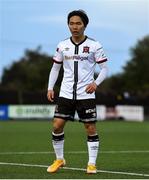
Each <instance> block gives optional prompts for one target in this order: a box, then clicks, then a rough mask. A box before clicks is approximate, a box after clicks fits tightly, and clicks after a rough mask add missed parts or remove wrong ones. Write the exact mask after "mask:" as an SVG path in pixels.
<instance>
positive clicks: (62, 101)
mask: <svg viewBox="0 0 149 180" xmlns="http://www.w3.org/2000/svg"><path fill="white" fill-rule="evenodd" d="M74 114H75V103H74V101H73V100H71V99H67V98H63V97H60V98H59V99H58V102H57V105H56V108H55V113H54V118H60V119H64V120H73V119H74Z"/></svg>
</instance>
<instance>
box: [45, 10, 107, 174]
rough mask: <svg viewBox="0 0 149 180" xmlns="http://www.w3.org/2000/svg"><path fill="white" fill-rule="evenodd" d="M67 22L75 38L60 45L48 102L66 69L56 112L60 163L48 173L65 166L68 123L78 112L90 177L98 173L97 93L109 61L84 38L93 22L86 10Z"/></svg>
mask: <svg viewBox="0 0 149 180" xmlns="http://www.w3.org/2000/svg"><path fill="white" fill-rule="evenodd" d="M67 22H68V27H69V30H70V32H71V35H72V36H71V37H70V38H68V39H65V40H63V41H61V42H60V43H59V44H58V47H57V50H56V53H55V55H54V57H53V61H54V63H53V66H52V69H51V72H50V75H49V84H48V92H47V98H48V100H49V101H51V102H53V100H54V91H53V87H54V85H55V82H56V80H57V77H58V74H59V70H60V67H61V65H63V69H64V75H63V80H62V83H61V88H60V94H59V99H58V102H57V106H56V109H55V114H54V120H53V132H52V143H53V148H54V151H55V154H56V160H55V161H54V163H53V164H52V165H51V166H49V167H48V169H47V171H48V172H49V173H53V172H56V171H57V170H58V169H59V168H60V167H62V166H64V165H65V159H64V151H63V149H64V126H65V123H66V122H67V120H74V115H75V111H77V113H78V116H79V119H80V121H81V122H83V123H84V126H85V129H86V133H87V146H88V154H89V160H88V164H87V173H96V172H97V169H96V159H97V154H98V149H99V137H98V134H97V131H96V104H95V91H96V88H97V86H99V85H100V84H101V82H102V81H103V80H104V79H105V77H106V76H107V72H108V69H107V65H106V61H107V57H106V55H105V53H104V51H103V48H102V46H101V44H100V43H99V42H98V41H95V40H93V39H91V38H89V37H88V36H86V35H85V34H84V31H85V29H86V27H87V24H88V22H89V18H88V16H87V14H86V13H85V12H84V11H83V10H75V11H72V12H70V13H69V14H68V17H67ZM96 64H99V66H100V69H101V70H100V73H99V75H98V77H97V79H96V80H94V72H95V66H96Z"/></svg>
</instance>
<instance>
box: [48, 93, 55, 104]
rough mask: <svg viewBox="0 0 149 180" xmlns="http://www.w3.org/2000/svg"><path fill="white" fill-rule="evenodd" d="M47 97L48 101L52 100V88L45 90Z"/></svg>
mask: <svg viewBox="0 0 149 180" xmlns="http://www.w3.org/2000/svg"><path fill="white" fill-rule="evenodd" d="M47 98H48V100H49V101H50V102H53V101H54V91H53V90H48V92H47Z"/></svg>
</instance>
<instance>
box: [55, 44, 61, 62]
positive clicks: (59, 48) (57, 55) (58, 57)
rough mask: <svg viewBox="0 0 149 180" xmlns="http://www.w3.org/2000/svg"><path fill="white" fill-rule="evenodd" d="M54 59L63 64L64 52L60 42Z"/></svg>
mask: <svg viewBox="0 0 149 180" xmlns="http://www.w3.org/2000/svg"><path fill="white" fill-rule="evenodd" d="M53 61H54V62H55V63H58V64H61V63H62V62H63V53H62V48H61V44H60V43H59V44H58V46H57V49H56V52H55V54H54V56H53Z"/></svg>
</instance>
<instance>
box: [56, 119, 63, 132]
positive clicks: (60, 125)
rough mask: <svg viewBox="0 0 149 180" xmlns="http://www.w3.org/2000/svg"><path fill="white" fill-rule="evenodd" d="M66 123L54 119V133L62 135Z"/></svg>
mask: <svg viewBox="0 0 149 180" xmlns="http://www.w3.org/2000/svg"><path fill="white" fill-rule="evenodd" d="M64 125H65V122H64V120H61V119H54V121H53V132H54V133H56V134H58V133H62V132H63V129H64Z"/></svg>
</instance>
